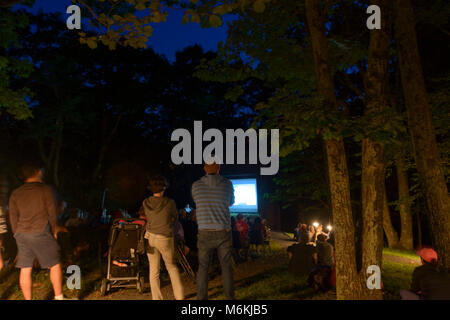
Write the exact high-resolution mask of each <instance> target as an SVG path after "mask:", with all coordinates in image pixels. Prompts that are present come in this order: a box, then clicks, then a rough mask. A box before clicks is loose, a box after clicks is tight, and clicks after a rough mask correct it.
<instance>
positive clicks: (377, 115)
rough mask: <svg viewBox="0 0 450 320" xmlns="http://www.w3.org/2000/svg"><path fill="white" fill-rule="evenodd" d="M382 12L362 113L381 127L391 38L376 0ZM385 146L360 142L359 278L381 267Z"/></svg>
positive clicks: (388, 19)
mask: <svg viewBox="0 0 450 320" xmlns="http://www.w3.org/2000/svg"><path fill="white" fill-rule="evenodd" d="M374 4H377V5H379V6H380V7H381V8H382V9H381V10H382V12H383V17H382V28H381V30H371V31H370V44H369V54H368V69H367V72H366V77H365V81H364V84H365V90H366V95H367V98H366V110H365V116H366V117H370V119H371V122H372V123H374V124H377V125H379V126H382V125H383V124H384V123H385V122H386V118H385V117H384V116H382V113H383V111H384V110H385V109H386V108H387V107H388V105H389V49H390V44H391V39H392V34H391V31H392V28H391V23H392V8H391V7H390V6H389V5H388V4H389V0H378V1H375V2H374ZM384 157H385V145H384V143H382V142H378V141H374V140H372V139H371V138H365V139H364V140H363V142H362V218H363V232H362V236H363V238H362V270H361V276H362V281H364V279H365V277H366V270H367V268H368V267H369V266H371V265H376V266H379V267H381V264H382V254H383V216H384V214H383V212H384V208H385V207H384V205H385V202H386V190H385V162H384ZM365 295H366V296H368V297H370V298H371V299H379V300H381V299H382V298H383V295H382V292H381V290H369V289H367V288H366V293H365Z"/></svg>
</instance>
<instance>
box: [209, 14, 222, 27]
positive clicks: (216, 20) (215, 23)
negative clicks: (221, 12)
mask: <svg viewBox="0 0 450 320" xmlns="http://www.w3.org/2000/svg"><path fill="white" fill-rule="evenodd" d="M209 24H210V25H211V26H212V27H213V28H217V27H220V26H221V25H222V19H220V17H218V16H216V15H211V16H209Z"/></svg>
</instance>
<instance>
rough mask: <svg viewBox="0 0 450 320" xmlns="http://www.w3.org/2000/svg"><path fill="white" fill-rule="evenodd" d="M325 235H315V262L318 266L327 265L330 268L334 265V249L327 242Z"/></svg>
mask: <svg viewBox="0 0 450 320" xmlns="http://www.w3.org/2000/svg"><path fill="white" fill-rule="evenodd" d="M327 240H328V239H327V236H326V235H325V234H319V235H318V236H317V245H316V249H317V258H318V262H317V264H318V265H319V266H327V267H330V268H332V267H333V265H334V259H333V256H334V250H333V246H332V245H331V244H329V243H328V242H327Z"/></svg>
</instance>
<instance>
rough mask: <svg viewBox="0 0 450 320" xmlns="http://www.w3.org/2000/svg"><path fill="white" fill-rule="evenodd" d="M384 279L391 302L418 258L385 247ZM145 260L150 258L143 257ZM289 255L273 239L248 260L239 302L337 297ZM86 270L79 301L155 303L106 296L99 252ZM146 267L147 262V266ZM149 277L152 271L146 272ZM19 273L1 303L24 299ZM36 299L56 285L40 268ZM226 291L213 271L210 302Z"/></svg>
mask: <svg viewBox="0 0 450 320" xmlns="http://www.w3.org/2000/svg"><path fill="white" fill-rule="evenodd" d="M383 258H384V259H383V266H382V280H383V286H384V298H385V299H386V300H396V299H399V290H400V289H401V288H408V287H409V284H410V281H411V275H412V272H413V270H414V268H415V267H416V266H418V264H419V259H418V257H417V256H416V255H415V254H414V253H413V252H406V251H399V250H392V249H385V250H384V253H383ZM144 259H145V257H144ZM287 262H288V259H287V255H286V253H285V249H284V248H283V247H282V246H280V245H279V244H278V243H277V242H275V241H272V242H271V247H270V252H269V253H267V254H266V255H265V256H264V257H258V258H255V259H249V261H247V262H245V263H242V264H239V265H235V284H236V286H235V291H236V298H237V299H239V300H263V299H268V300H306V299H324V300H332V299H336V295H335V293H334V292H332V291H330V292H328V293H325V294H315V293H314V291H313V290H312V289H310V288H308V287H307V285H306V278H299V277H296V276H294V275H292V274H290V273H289V272H288V268H287ZM77 264H78V265H80V267H81V269H82V286H81V289H80V290H69V289H67V287H66V285H64V294H65V295H66V296H67V297H69V298H76V299H89V300H91V299H94V300H96V299H113V300H114V299H125V300H129V299H139V300H141V299H151V293H150V292H149V288H148V279H146V280H147V284H146V285H147V288H146V292H145V293H144V294H142V295H141V294H139V293H137V291H136V290H134V289H117V290H115V291H113V292H112V293H110V294H109V295H107V296H106V297H103V296H101V294H100V285H101V280H102V278H103V277H104V274H105V264H106V263H105V261H104V259H103V261H102V262H101V265H99V260H98V259H97V258H96V255H95V254H92V255H90V256H89V255H87V256H85V257H84V258H83V259H80V260H79V261H77ZM144 265H145V263H144ZM142 272H143V274H144V275H146V276H147V270H146V268H144V269H143V270H142ZM18 278H19V273H18V270H16V269H15V268H13V267H12V266H8V267H6V268H4V270H2V271H1V272H0V299H2V300H5V299H9V300H18V299H23V296H22V293H21V291H20V288H19V283H18ZM182 278H183V281H184V283H185V290H186V298H187V299H195V290H196V288H195V283H194V282H193V281H192V280H189V279H188V278H187V277H186V276H185V275H183V276H182ZM33 281H34V284H33V295H34V297H33V299H35V300H45V299H52V297H53V293H52V287H51V284H50V280H49V276H48V272H47V271H46V270H36V271H35V272H34V273H33ZM161 286H162V291H163V294H164V295H165V297H167V298H168V299H171V298H172V297H173V296H172V290H171V286H170V281H169V279H168V276H167V273H165V272H162V274H161ZM224 298H225V297H224V295H223V293H222V288H221V279H220V270H219V268H213V270H212V274H211V277H210V299H213V300H214V299H217V300H222V299H224Z"/></svg>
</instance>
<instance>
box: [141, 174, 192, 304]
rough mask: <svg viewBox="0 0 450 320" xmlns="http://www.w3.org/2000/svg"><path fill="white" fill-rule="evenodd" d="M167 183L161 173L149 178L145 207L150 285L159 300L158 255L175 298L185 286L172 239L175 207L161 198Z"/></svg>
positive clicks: (171, 202) (166, 199) (181, 295)
mask: <svg viewBox="0 0 450 320" xmlns="http://www.w3.org/2000/svg"><path fill="white" fill-rule="evenodd" d="M167 186H168V183H167V181H166V179H165V178H164V177H162V176H155V177H153V178H151V179H150V190H151V192H152V193H153V196H150V197H149V198H147V199H145V200H144V202H143V204H142V206H143V207H144V212H145V216H146V218H147V227H146V229H147V230H146V232H145V238H146V239H148V244H149V253H148V254H147V256H148V263H149V269H150V270H149V273H150V287H151V291H152V298H153V300H162V299H163V295H162V293H161V288H160V279H159V274H160V268H161V256H162V258H163V259H164V263H165V265H166V269H167V271H168V272H169V276H170V282H171V283H172V288H173V293H174V295H175V299H177V300H183V299H184V288H183V285H182V283H181V278H180V272H179V271H178V268H177V265H176V260H175V241H174V235H173V227H172V224H173V223H174V222H175V221H176V220H177V219H178V213H177V206H176V204H175V201H173V199H170V198H167V197H164V191H165V190H166V188H167Z"/></svg>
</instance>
